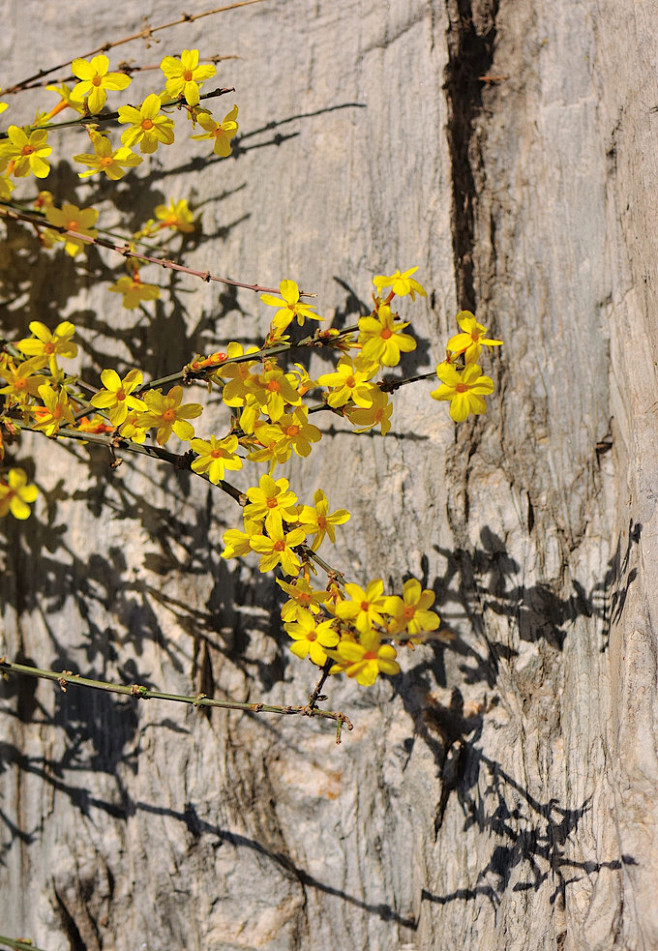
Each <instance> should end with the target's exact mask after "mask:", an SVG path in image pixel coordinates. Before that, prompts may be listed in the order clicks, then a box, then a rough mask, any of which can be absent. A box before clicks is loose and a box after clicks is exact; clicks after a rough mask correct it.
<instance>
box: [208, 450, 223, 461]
mask: <svg viewBox="0 0 658 951" xmlns="http://www.w3.org/2000/svg"><path fill="white" fill-rule="evenodd" d="M210 455H211V456H212V458H213V459H221V457H222V450H221V449H213V451H212V452H211V453H210Z"/></svg>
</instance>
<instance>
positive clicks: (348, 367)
mask: <svg viewBox="0 0 658 951" xmlns="http://www.w3.org/2000/svg"><path fill="white" fill-rule="evenodd" d="M376 369H377V367H376V364H375V365H374V366H373V368H372V370H371V369H366V370H360V369H358V366H357V364H355V363H354V361H353V360H352V359H351V358H350V357H348V356H342V357H341V358H340V360H339V361H338V366H337V367H336V370H335V372H334V373H324V374H323V375H322V376H319V377H318V383H319V384H320V386H328V387H331V392H330V393H329V396H328V397H327V403H328V404H329V406H333V407H334V408H335V407H338V406H344V405H345V403H347V402H348V401H349V400H352V402H353V403H356V404H357V406H363V407H367V406H370V405H372V401H373V399H374V394H375V393H376V392H377V391H378V389H379V388H378V387H377V386H375V385H374V384H372V383H368V382H367V381H368V380H369V379H370V377H371V376H373V374H374V372H375V371H376Z"/></svg>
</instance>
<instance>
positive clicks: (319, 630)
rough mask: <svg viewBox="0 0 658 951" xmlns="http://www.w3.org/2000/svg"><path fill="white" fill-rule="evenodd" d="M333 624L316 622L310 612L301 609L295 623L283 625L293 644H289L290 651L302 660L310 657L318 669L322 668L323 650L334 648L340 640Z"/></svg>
mask: <svg viewBox="0 0 658 951" xmlns="http://www.w3.org/2000/svg"><path fill="white" fill-rule="evenodd" d="M334 623H335V621H334V620H333V619H331V620H328V621H318V618H317V617H314V616H313V615H312V614H311V613H310V611H304V610H303V609H302V610H301V611H300V612H299V613H298V615H297V620H296V621H292V622H290V623H288V624H284V625H283V626H284V627H285V629H286V631H287V632H288V634H289V635H290V637H292V639H293V640H294V642H295V643H294V644H291V646H290V650H291V651H292V652H293V654H295V655H296V656H297V657H300V658H301V659H302V660H303V659H304V658H305V657H310V659H311V661H312V662H313V663H314V664H317V665H318V667H322V666H324V663H325V661H326V660H327V654H326V651H325V650H324V648H325V647H335V646H336V645H337V644H338V641H339V640H340V636H339V634H337V632H336V631H335V630H334V628H333V625H334Z"/></svg>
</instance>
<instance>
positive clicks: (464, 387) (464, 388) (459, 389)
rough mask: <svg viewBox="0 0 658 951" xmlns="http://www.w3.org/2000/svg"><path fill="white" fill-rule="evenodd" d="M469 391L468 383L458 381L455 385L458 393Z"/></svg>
mask: <svg viewBox="0 0 658 951" xmlns="http://www.w3.org/2000/svg"><path fill="white" fill-rule="evenodd" d="M467 391H468V385H467V384H466V383H458V384H457V386H456V387H455V392H456V393H466V392H467Z"/></svg>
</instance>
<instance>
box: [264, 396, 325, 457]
mask: <svg viewBox="0 0 658 951" xmlns="http://www.w3.org/2000/svg"><path fill="white" fill-rule="evenodd" d="M257 436H258V440H259V441H260V442H262V443H263V444H264V445H265V444H267V445H269V446H270V448H271V449H272V454H273V456H274V457H275V458H276V461H277V462H284V461H285V460H286V459H287V458H288V457H289V456H290V449H291V448H292V449H294V451H295V453H296V454H297V455H298V456H309V455H310V453H311V443H314V442H319V441H320V439H321V438H322V433H321V432H320V430H319V429H318V427H317V426H313V425H312V424H311V423H309V421H308V407H307V406H298V407H297V408H296V409H294V410H293V411H292V413H284V414H283V415H282V416H281V417H279V419H278V420H277V422H276V423H265V425H264V426H263V427H260V428H259V429H258V430H257Z"/></svg>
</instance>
